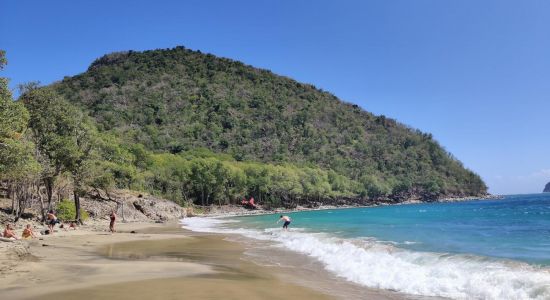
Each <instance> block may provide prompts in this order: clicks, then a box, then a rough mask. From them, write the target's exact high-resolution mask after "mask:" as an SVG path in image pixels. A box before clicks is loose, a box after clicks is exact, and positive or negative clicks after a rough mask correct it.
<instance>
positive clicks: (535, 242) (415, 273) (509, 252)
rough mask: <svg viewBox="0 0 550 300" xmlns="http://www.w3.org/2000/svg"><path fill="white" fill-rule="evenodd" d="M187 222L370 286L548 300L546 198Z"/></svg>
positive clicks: (549, 204) (549, 202)
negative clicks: (287, 220) (286, 221)
mask: <svg viewBox="0 0 550 300" xmlns="http://www.w3.org/2000/svg"><path fill="white" fill-rule="evenodd" d="M287 215H289V216H290V217H291V218H292V223H291V225H290V231H289V232H284V231H282V230H281V228H280V225H281V224H280V223H279V225H277V224H275V222H276V221H277V219H278V215H261V216H249V217H235V218H223V219H211V218H203V219H194V220H192V219H188V220H187V221H184V226H185V227H187V228H190V229H192V230H198V231H212V232H224V233H236V234H241V235H244V236H246V237H249V238H253V239H258V240H263V241H268V242H269V243H271V245H272V246H273V247H278V248H284V249H287V250H289V251H292V252H296V253H299V254H301V255H307V256H309V257H312V258H314V259H316V260H317V261H319V262H320V263H321V264H322V265H323V266H324V269H325V270H326V271H327V272H331V273H332V274H335V275H336V276H338V277H341V278H343V279H345V280H348V281H351V282H354V283H356V284H360V285H363V286H366V287H370V288H381V289H388V290H393V291H398V292H403V293H407V294H412V295H423V296H439V297H449V298H455V299H550V194H533V195H513V196H505V198H504V199H499V200H479V201H467V202H453V203H428V204H409V205H395V206H379V207H368V208H349V209H333V210H319V211H305V212H297V213H288V214H287Z"/></svg>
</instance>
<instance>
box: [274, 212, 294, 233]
mask: <svg viewBox="0 0 550 300" xmlns="http://www.w3.org/2000/svg"><path fill="white" fill-rule="evenodd" d="M280 221H284V223H283V230H285V231H288V225H290V221H291V220H290V217H289V216H283V215H281V216H280V217H279V220H278V221H277V224H279V222H280Z"/></svg>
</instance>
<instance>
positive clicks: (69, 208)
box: [56, 199, 89, 221]
mask: <svg viewBox="0 0 550 300" xmlns="http://www.w3.org/2000/svg"><path fill="white" fill-rule="evenodd" d="M56 212H57V217H58V218H59V219H60V220H62V221H68V220H74V219H75V216H76V207H75V205H74V202H72V201H71V200H68V199H64V200H62V201H61V202H59V203H58V204H57V207H56ZM80 216H81V218H82V221H86V220H87V219H88V218H89V215H88V212H87V211H85V210H83V209H82V208H81V209H80Z"/></svg>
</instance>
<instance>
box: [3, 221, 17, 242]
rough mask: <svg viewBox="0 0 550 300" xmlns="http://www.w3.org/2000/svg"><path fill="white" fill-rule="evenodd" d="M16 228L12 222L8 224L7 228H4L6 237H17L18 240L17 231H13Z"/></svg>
mask: <svg viewBox="0 0 550 300" xmlns="http://www.w3.org/2000/svg"><path fill="white" fill-rule="evenodd" d="M13 230H14V228H13V226H12V225H11V224H9V223H8V224H6V229H4V234H3V235H4V237H5V238H7V239H16V240H18V239H19V238H18V237H17V236H16V235H15V232H14V231H13Z"/></svg>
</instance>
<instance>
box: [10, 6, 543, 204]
mask: <svg viewBox="0 0 550 300" xmlns="http://www.w3.org/2000/svg"><path fill="white" fill-rule="evenodd" d="M2 6H3V9H2V10H1V11H0V48H1V49H5V50H7V52H8V59H9V65H8V66H7V68H6V70H5V71H4V72H3V74H2V76H5V77H10V78H11V80H12V82H11V86H12V87H13V88H15V86H16V84H18V83H22V82H27V81H33V80H39V81H41V82H42V83H44V84H47V83H50V82H53V81H56V80H59V79H62V78H63V76H70V75H75V74H78V73H81V72H83V71H85V70H86V68H87V67H88V65H89V64H90V63H91V62H92V61H93V60H94V59H96V58H98V57H100V56H101V55H103V54H106V53H109V52H113V51H121V50H130V49H132V50H145V49H155V48H171V47H174V46H176V45H184V46H186V47H188V48H191V49H198V50H201V51H203V52H209V53H213V54H215V55H219V56H224V57H229V58H233V59H237V60H241V61H243V62H245V63H247V64H251V65H254V66H258V67H262V68H267V69H270V70H272V71H273V72H275V73H278V74H282V75H285V76H289V77H292V78H295V79H297V80H299V81H303V82H307V83H312V84H314V85H315V86H317V87H319V88H322V89H324V90H328V91H330V92H332V93H334V94H335V95H337V96H338V97H339V98H341V99H343V100H345V101H348V102H353V103H357V104H359V105H360V106H362V107H363V108H365V109H366V110H368V111H371V112H373V113H376V114H384V115H386V116H389V117H393V118H396V119H397V120H399V121H401V122H402V123H405V124H407V125H410V126H412V127H415V128H419V129H421V130H423V131H426V132H431V133H432V134H433V135H434V137H435V138H436V139H437V140H438V141H439V142H440V143H441V144H442V145H443V146H444V147H445V148H446V149H447V150H449V151H450V152H451V153H453V154H454V155H455V156H456V157H458V158H459V159H460V160H461V161H462V162H464V164H465V165H466V166H467V167H468V168H470V169H472V170H474V171H475V172H477V173H478V174H480V175H481V176H482V177H483V179H484V180H485V181H486V182H487V184H488V185H489V187H490V192H493V193H499V194H512V193H531V192H540V191H541V190H542V188H543V186H544V184H545V183H546V182H548V181H550V138H549V137H550V122H548V121H549V116H550V55H549V54H550V1H543V0H539V1H537V0H529V1H519V0H518V1H504V0H499V1H497V0H495V1H468V0H462V1H441V0H430V1H426V0H415V1H409V0H403V1H392V0H377V1H305V0H304V1H300V0H295V1H262V0H255V1H238V0H234V1H162V0H155V1H105V0H94V1H86V2H84V1H62V0H59V1H38V0H37V1H22V0H17V1H15V0H6V1H4V2H3V5H2Z"/></svg>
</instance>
